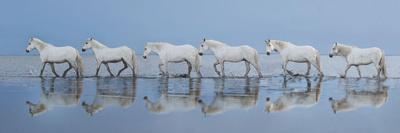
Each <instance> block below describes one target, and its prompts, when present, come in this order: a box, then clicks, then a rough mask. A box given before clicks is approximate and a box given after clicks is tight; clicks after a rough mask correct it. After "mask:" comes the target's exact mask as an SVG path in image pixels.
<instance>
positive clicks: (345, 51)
mask: <svg viewBox="0 0 400 133" xmlns="http://www.w3.org/2000/svg"><path fill="white" fill-rule="evenodd" d="M337 47H338V48H339V55H341V56H345V57H347V56H348V55H349V54H350V53H351V50H352V47H351V46H346V45H338V46H337Z"/></svg>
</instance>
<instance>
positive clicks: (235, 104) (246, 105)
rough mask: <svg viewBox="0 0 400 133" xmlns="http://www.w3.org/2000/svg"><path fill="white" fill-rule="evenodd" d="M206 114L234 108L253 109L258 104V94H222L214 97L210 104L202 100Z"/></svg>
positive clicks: (203, 110) (214, 113)
mask: <svg viewBox="0 0 400 133" xmlns="http://www.w3.org/2000/svg"><path fill="white" fill-rule="evenodd" d="M200 104H201V106H202V112H203V113H204V115H208V116H209V115H217V114H221V113H223V112H226V111H229V110H233V109H245V110H248V109H251V108H253V107H255V106H256V104H257V94H252V95H237V94H226V93H225V94H222V95H217V96H215V97H214V100H213V101H212V102H211V103H210V105H206V104H205V103H203V101H200Z"/></svg>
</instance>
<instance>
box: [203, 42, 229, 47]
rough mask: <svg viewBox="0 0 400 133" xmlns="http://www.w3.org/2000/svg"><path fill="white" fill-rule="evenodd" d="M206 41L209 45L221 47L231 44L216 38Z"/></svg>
mask: <svg viewBox="0 0 400 133" xmlns="http://www.w3.org/2000/svg"><path fill="white" fill-rule="evenodd" d="M205 43H206V44H207V45H208V46H209V47H219V46H229V45H228V44H226V43H223V42H220V41H216V40H206V41H205Z"/></svg>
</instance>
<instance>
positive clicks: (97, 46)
mask: <svg viewBox="0 0 400 133" xmlns="http://www.w3.org/2000/svg"><path fill="white" fill-rule="evenodd" d="M90 48H91V49H93V52H94V54H95V57H96V62H97V69H96V76H98V74H99V71H100V67H101V65H102V64H104V65H105V66H106V68H107V71H108V73H109V74H110V75H111V76H114V74H113V73H112V72H111V69H110V67H109V65H108V63H118V62H122V63H123V65H124V67H123V68H122V69H121V70H119V71H118V74H117V76H119V75H120V74H121V72H122V71H124V70H125V69H127V68H128V67H129V68H130V69H131V70H132V75H133V76H136V74H138V65H137V61H136V55H135V51H134V50H132V49H130V48H129V47H127V46H121V47H117V48H109V47H107V46H106V45H104V44H102V43H100V42H99V41H97V40H95V39H93V38H90V39H89V40H88V41H87V42H86V43H85V45H84V47H83V48H82V51H86V50H87V49H90Z"/></svg>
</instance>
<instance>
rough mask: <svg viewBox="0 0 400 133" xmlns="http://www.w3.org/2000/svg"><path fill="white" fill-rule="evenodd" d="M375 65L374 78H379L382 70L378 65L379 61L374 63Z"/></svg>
mask: <svg viewBox="0 0 400 133" xmlns="http://www.w3.org/2000/svg"><path fill="white" fill-rule="evenodd" d="M375 67H376V71H377V74H376V78H378V79H380V78H381V72H382V69H381V66H380V65H379V63H376V64H375Z"/></svg>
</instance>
